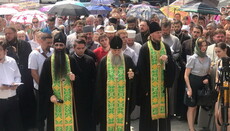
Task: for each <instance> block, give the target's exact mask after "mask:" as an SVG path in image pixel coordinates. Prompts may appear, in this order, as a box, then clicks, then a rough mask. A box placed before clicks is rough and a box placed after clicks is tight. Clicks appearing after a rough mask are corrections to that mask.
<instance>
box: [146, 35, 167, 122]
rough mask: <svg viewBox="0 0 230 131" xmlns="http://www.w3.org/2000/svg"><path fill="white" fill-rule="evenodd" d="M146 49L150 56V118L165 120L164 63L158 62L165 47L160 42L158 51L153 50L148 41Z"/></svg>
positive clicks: (164, 52)
mask: <svg viewBox="0 0 230 131" xmlns="http://www.w3.org/2000/svg"><path fill="white" fill-rule="evenodd" d="M147 44H148V48H149V54H150V57H149V58H150V77H151V80H150V86H151V87H150V91H151V93H150V102H151V117H152V120H156V119H159V118H166V112H167V108H166V106H165V105H167V104H166V102H167V101H165V96H166V95H167V93H166V95H165V92H167V91H164V66H165V64H164V62H163V61H162V60H160V59H159V58H160V56H162V55H166V50H165V46H164V44H163V43H162V42H160V44H161V45H160V47H161V48H160V50H155V49H154V48H153V45H152V42H151V40H149V41H148V43H147ZM166 98H167V96H166Z"/></svg>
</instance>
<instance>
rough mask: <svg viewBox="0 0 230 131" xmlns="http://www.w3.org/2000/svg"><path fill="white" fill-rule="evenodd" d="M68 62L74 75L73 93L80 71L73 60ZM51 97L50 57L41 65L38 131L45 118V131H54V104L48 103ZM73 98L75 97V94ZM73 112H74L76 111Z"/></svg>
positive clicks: (42, 125) (70, 58)
mask: <svg viewBox="0 0 230 131" xmlns="http://www.w3.org/2000/svg"><path fill="white" fill-rule="evenodd" d="M69 60H70V69H71V72H72V73H73V74H75V81H74V82H73V89H74V92H75V90H76V88H77V83H79V75H80V73H81V71H80V67H79V65H78V64H77V63H76V61H75V59H74V58H72V57H69ZM52 95H53V89H52V74H51V57H49V58H47V59H46V60H45V62H44V64H43V68H42V71H41V76H40V80H39V115H38V120H39V128H40V130H42V128H44V121H45V119H46V118H47V131H54V104H53V103H52V102H51V101H50V97H51V96H52ZM74 96H75V97H76V95H75V94H74ZM73 107H74V106H73ZM79 108H80V107H79ZM74 110H75V111H76V109H74ZM75 119H76V118H75ZM75 122H76V121H75ZM75 128H76V127H75Z"/></svg>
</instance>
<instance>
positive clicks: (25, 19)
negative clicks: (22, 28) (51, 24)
mask: <svg viewBox="0 0 230 131" xmlns="http://www.w3.org/2000/svg"><path fill="white" fill-rule="evenodd" d="M33 18H37V19H38V20H39V21H40V22H41V21H46V20H47V15H46V14H44V13H42V12H40V11H38V10H27V11H22V12H18V13H17V14H15V15H14V16H13V17H12V19H11V21H12V22H19V23H23V24H29V23H32V19H33Z"/></svg>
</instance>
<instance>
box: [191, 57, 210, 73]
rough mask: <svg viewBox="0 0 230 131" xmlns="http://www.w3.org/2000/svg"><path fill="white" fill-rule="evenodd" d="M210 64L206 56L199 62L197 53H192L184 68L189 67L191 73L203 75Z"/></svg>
mask: <svg viewBox="0 0 230 131" xmlns="http://www.w3.org/2000/svg"><path fill="white" fill-rule="evenodd" d="M210 66H211V59H210V58H209V57H208V56H205V57H204V61H203V62H201V61H200V60H199V57H198V55H197V54H193V55H192V56H191V57H189V59H188V61H187V64H186V68H191V74H193V75H197V76H205V75H207V74H208V71H209V69H210Z"/></svg>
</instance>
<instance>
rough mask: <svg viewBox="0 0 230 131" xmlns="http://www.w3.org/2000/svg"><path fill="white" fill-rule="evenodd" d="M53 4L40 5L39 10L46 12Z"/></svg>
mask: <svg viewBox="0 0 230 131" xmlns="http://www.w3.org/2000/svg"><path fill="white" fill-rule="evenodd" d="M53 6H54V4H52V5H46V6H43V7H41V8H40V9H39V10H40V11H41V12H48V11H49V10H50V9H51V8H52V7H53Z"/></svg>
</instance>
